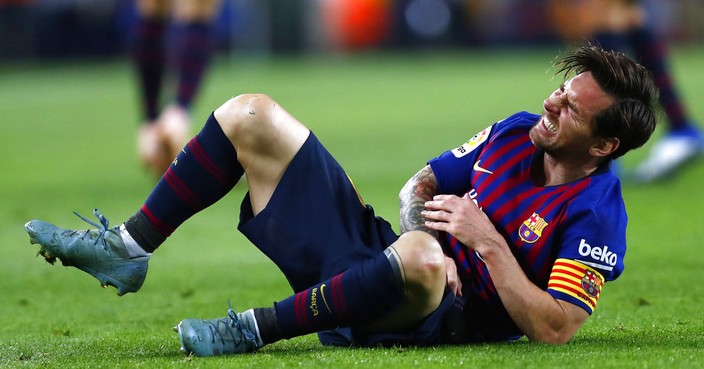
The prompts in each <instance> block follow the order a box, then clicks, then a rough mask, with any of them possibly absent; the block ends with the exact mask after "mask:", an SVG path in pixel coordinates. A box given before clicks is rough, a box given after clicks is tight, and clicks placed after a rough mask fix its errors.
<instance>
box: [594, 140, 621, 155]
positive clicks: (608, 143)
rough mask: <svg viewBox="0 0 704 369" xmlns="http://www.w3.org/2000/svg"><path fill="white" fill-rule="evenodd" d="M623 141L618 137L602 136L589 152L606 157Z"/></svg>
mask: <svg viewBox="0 0 704 369" xmlns="http://www.w3.org/2000/svg"><path fill="white" fill-rule="evenodd" d="M620 143H621V141H620V140H619V139H618V138H617V137H600V138H599V139H598V140H597V142H596V143H595V144H594V145H592V147H591V148H589V154H591V155H592V156H595V157H599V158H605V157H607V156H609V155H611V153H613V152H614V151H616V150H617V149H618V146H619V144H620Z"/></svg>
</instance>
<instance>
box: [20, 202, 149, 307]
mask: <svg viewBox="0 0 704 369" xmlns="http://www.w3.org/2000/svg"><path fill="white" fill-rule="evenodd" d="M74 214H76V215H78V214H77V213H74ZM93 214H94V215H95V216H96V217H97V218H98V220H99V221H100V224H97V223H95V222H92V221H90V220H88V219H86V218H84V217H83V216H81V215H78V216H79V217H80V218H81V219H83V220H84V221H86V222H88V223H90V224H91V225H93V226H94V227H96V228H98V229H90V230H82V231H74V230H70V229H63V228H59V227H57V226H55V225H53V224H49V223H46V222H43V221H41V220H32V221H29V222H27V224H25V226H24V228H25V230H26V231H27V233H28V234H29V240H30V243H32V244H39V245H40V246H41V248H40V249H39V253H38V255H42V256H43V257H44V258H45V259H46V261H47V262H49V263H50V264H54V263H55V262H56V259H57V258H58V259H60V260H61V264H63V265H64V266H73V267H76V268H78V269H80V270H82V271H84V272H86V273H88V274H90V275H92V276H93V277H95V278H97V279H98V281H100V285H101V286H103V287H107V286H113V287H116V288H117V294H118V295H119V296H122V295H124V294H125V293H127V292H136V291H137V290H139V288H140V287H141V286H142V283H144V279H145V277H146V275H147V262H148V261H149V257H150V255H151V254H149V253H146V252H145V251H141V250H140V251H138V252H137V253H136V254H137V255H135V252H129V251H128V248H127V247H126V246H125V243H124V242H123V235H125V236H126V237H130V236H129V234H128V233H127V232H126V231H125V230H124V227H122V229H121V227H119V226H118V227H112V228H109V225H110V223H109V222H108V220H107V218H105V217H104V216H103V215H102V214H100V212H99V211H98V209H95V210H93Z"/></svg>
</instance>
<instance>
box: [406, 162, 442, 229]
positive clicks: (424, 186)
mask: <svg viewBox="0 0 704 369" xmlns="http://www.w3.org/2000/svg"><path fill="white" fill-rule="evenodd" d="M437 187H438V182H437V180H436V179H435V174H434V173H433V169H432V168H430V166H429V165H426V166H425V167H424V168H423V169H421V170H420V171H419V172H418V173H416V174H415V175H414V176H413V177H411V179H409V180H408V182H406V185H404V186H403V188H402V189H401V193H400V194H399V207H400V221H401V233H406V232H408V231H423V232H426V233H428V234H430V235H432V236H433V237H435V238H438V232H437V231H434V230H432V229H429V228H428V227H426V226H425V225H424V223H425V219H423V215H421V211H423V209H424V204H425V202H426V201H428V200H432V199H433V196H434V195H435V194H436V192H437Z"/></svg>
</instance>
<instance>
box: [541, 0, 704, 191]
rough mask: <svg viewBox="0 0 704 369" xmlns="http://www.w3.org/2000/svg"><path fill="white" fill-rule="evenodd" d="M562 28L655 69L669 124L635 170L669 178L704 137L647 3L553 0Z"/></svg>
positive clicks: (702, 146)
mask: <svg viewBox="0 0 704 369" xmlns="http://www.w3.org/2000/svg"><path fill="white" fill-rule="evenodd" d="M549 9H550V13H551V16H552V19H553V20H554V21H555V23H556V26H557V27H556V28H557V31H558V32H559V33H560V34H561V35H562V37H564V39H565V40H567V41H568V42H570V43H582V42H585V41H589V42H592V43H594V44H597V45H599V46H601V47H603V48H605V49H610V50H617V51H621V52H625V53H630V54H632V55H633V57H634V58H635V59H636V60H638V62H640V63H641V64H642V65H644V66H645V67H646V68H648V70H650V72H651V73H652V74H653V77H654V79H655V82H656V83H657V85H658V88H659V89H660V104H661V105H662V107H663V109H664V111H665V114H666V115H667V121H668V130H667V132H666V133H665V134H664V136H663V137H661V138H660V140H659V141H658V142H656V143H655V145H654V146H653V148H652V150H651V152H650V154H649V156H648V157H647V158H646V159H645V161H643V162H642V163H640V164H639V165H638V166H637V167H636V168H635V171H634V173H633V177H634V178H633V179H635V180H637V181H640V182H650V181H654V180H658V179H661V178H664V177H665V176H666V175H667V174H670V173H672V172H674V171H675V170H677V169H678V168H679V167H680V166H682V165H683V164H684V163H686V162H687V161H689V160H690V159H692V158H694V157H696V156H698V155H700V154H701V153H702V151H703V150H704V137H703V136H702V132H701V131H700V129H699V128H698V127H697V125H696V124H695V122H694V121H693V120H692V119H691V117H689V116H688V113H687V109H686V108H685V105H684V103H683V101H682V99H681V98H680V97H679V96H678V94H677V91H676V87H675V84H674V79H673V78H672V75H671V74H670V71H669V70H668V65H667V51H666V46H665V44H664V42H663V40H661V39H660V37H659V35H658V34H657V31H656V30H655V29H654V27H653V24H652V21H651V20H649V19H648V14H647V13H646V9H645V7H644V6H643V4H642V3H641V2H639V1H637V0H551V2H550V4H549Z"/></svg>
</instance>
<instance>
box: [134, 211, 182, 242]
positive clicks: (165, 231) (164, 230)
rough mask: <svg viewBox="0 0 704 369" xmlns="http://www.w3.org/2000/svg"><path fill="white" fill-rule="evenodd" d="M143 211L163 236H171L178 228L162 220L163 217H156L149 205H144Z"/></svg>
mask: <svg viewBox="0 0 704 369" xmlns="http://www.w3.org/2000/svg"><path fill="white" fill-rule="evenodd" d="M142 213H144V215H146V216H147V219H149V223H151V225H152V226H153V227H154V228H156V230H157V232H159V233H161V235H162V236H164V237H168V236H171V234H172V233H174V231H175V230H176V228H173V227H171V226H169V225H168V224H166V223H164V222H162V221H161V219H159V218H157V217H155V216H154V214H153V213H152V212H151V210H149V208H148V207H147V205H142Z"/></svg>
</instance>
